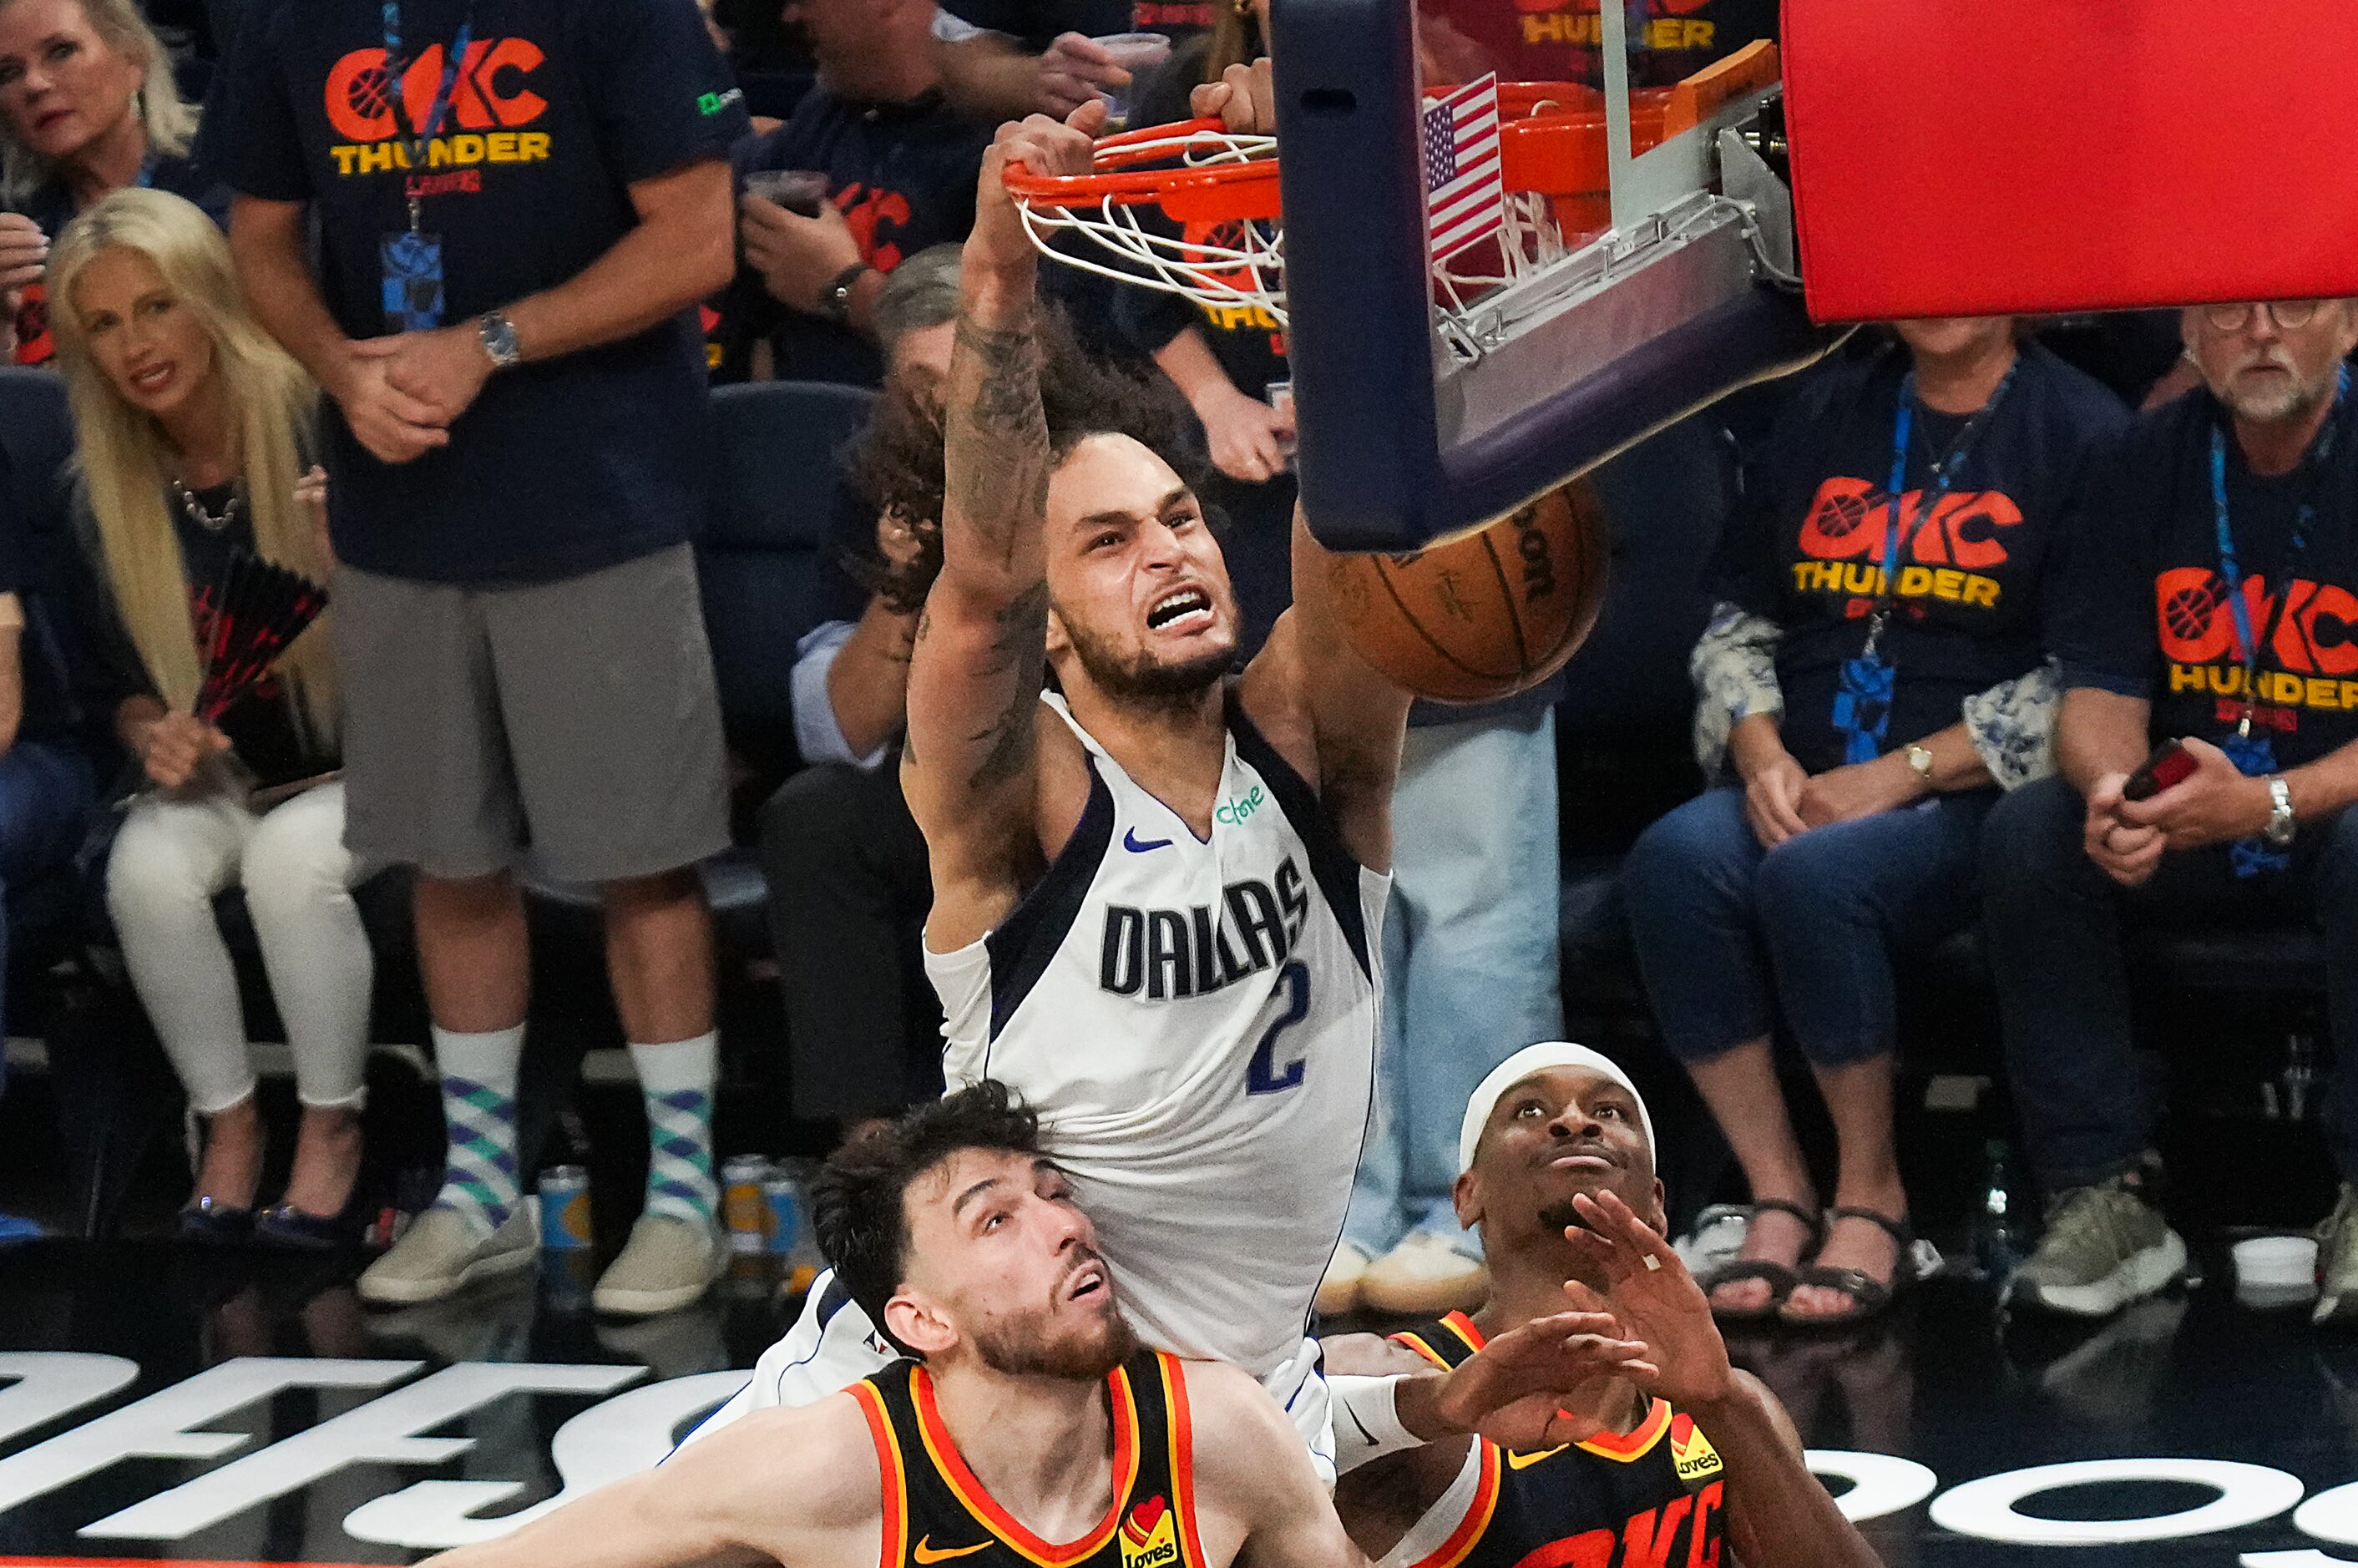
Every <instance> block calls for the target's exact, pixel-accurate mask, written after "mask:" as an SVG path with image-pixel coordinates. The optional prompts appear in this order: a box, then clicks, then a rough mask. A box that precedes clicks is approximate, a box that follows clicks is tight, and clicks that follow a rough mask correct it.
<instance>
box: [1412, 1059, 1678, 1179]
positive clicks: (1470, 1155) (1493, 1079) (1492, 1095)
mask: <svg viewBox="0 0 2358 1568" xmlns="http://www.w3.org/2000/svg"><path fill="white" fill-rule="evenodd" d="M1550 1067H1579V1068H1582V1069H1584V1070H1585V1071H1587V1072H1591V1073H1595V1074H1596V1075H1597V1076H1600V1077H1606V1078H1610V1079H1612V1080H1613V1081H1614V1082H1615V1083H1617V1084H1618V1085H1620V1086H1621V1087H1623V1088H1625V1089H1627V1090H1628V1091H1629V1098H1631V1099H1633V1100H1635V1101H1637V1102H1638V1128H1639V1131H1641V1132H1643V1133H1644V1134H1645V1135H1646V1150H1647V1152H1648V1153H1651V1152H1653V1149H1654V1119H1653V1118H1652V1117H1651V1116H1650V1115H1649V1114H1648V1113H1647V1110H1646V1097H1645V1096H1643V1095H1641V1094H1639V1092H1638V1086H1637V1085H1635V1084H1633V1083H1631V1082H1630V1081H1629V1075H1628V1074H1627V1073H1625V1072H1623V1071H1622V1070H1621V1068H1620V1065H1619V1064H1617V1063H1616V1062H1615V1061H1614V1060H1613V1059H1612V1058H1611V1057H1610V1056H1606V1055H1603V1054H1599V1053H1597V1052H1595V1051H1592V1050H1590V1049H1589V1048H1588V1047H1587V1046H1585V1045H1575V1044H1573V1043H1572V1042H1571V1041H1569V1040H1548V1041H1542V1042H1541V1044H1537V1045H1526V1046H1524V1047H1523V1048H1522V1049H1521V1050H1520V1051H1518V1052H1516V1053H1515V1054H1513V1055H1511V1056H1509V1057H1508V1058H1507V1059H1506V1060H1505V1061H1503V1062H1501V1063H1499V1064H1498V1065H1497V1066H1495V1067H1493V1068H1491V1069H1490V1076H1488V1077H1487V1078H1484V1079H1483V1080H1482V1082H1481V1083H1480V1084H1479V1085H1478V1086H1476V1088H1475V1090H1474V1098H1471V1099H1469V1100H1467V1101H1466V1121H1465V1124H1464V1125H1463V1126H1462V1127H1460V1128H1459V1129H1458V1131H1457V1169H1458V1170H1459V1171H1460V1172H1461V1173H1463V1172H1466V1171H1470V1170H1472V1169H1473V1168H1474V1150H1475V1146H1476V1145H1477V1144H1479V1143H1480V1142H1481V1141H1482V1130H1483V1129H1484V1128H1486V1127H1487V1126H1489V1125H1490V1112H1491V1111H1493V1110H1494V1109H1496V1108H1498V1100H1499V1098H1500V1097H1501V1096H1503V1095H1504V1094H1505V1093H1506V1092H1507V1091H1508V1090H1509V1089H1510V1088H1513V1087H1515V1086H1516V1085H1517V1084H1519V1083H1521V1082H1522V1081H1523V1080H1524V1079H1525V1078H1528V1077H1530V1076H1531V1075H1532V1074H1533V1073H1541V1072H1545V1071H1546V1070H1547V1069H1548V1068H1550Z"/></svg>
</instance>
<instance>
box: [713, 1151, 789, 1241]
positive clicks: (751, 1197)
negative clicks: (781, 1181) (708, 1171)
mask: <svg viewBox="0 0 2358 1568" xmlns="http://www.w3.org/2000/svg"><path fill="white" fill-rule="evenodd" d="M771 1173H772V1167H771V1164H770V1162H768V1161H767V1160H765V1159H763V1158H762V1156H761V1155H759V1154H738V1155H735V1156H732V1157H731V1158H730V1160H729V1161H727V1162H725V1163H723V1164H722V1165H721V1167H720V1222H721V1224H722V1225H723V1226H725V1227H727V1228H728V1231H729V1250H730V1251H731V1252H737V1253H760V1252H767V1251H769V1250H770V1249H771V1238H772V1237H773V1235H774V1234H775V1227H776V1220H775V1218H774V1217H773V1215H772V1214H771V1212H770V1206H769V1195H768V1191H767V1189H768V1184H769V1182H770V1180H771Z"/></svg>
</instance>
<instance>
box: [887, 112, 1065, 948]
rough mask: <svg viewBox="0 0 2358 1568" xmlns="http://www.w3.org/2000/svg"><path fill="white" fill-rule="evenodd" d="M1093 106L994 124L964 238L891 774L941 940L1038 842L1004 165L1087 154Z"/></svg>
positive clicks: (1036, 604)
mask: <svg viewBox="0 0 2358 1568" xmlns="http://www.w3.org/2000/svg"><path fill="white" fill-rule="evenodd" d="M1103 118H1104V110H1103V108H1102V106H1101V105H1098V104H1097V103H1089V104H1087V105H1084V106H1083V107H1082V108H1081V109H1079V110H1077V111H1076V112H1075V114H1074V116H1073V124H1058V123H1057V122H1055V121H1054V120H1051V119H1049V118H1047V117H1046V116H1044V115H1039V114H1035V115H1033V116H1032V117H1031V118H1030V119H1028V120H1025V121H1023V122H1022V124H1008V125H1002V126H1001V127H1000V130H999V136H998V139H997V140H996V141H995V142H994V143H993V144H992V145H991V147H990V152H989V153H988V154H986V155H985V156H984V158H983V163H982V178H981V184H980V188H979V192H978V194H977V198H976V203H975V206H976V211H975V225H974V231H973V232H972V233H971V234H970V235H969V236H968V239H967V243H966V256H965V264H964V269H963V283H962V297H961V301H960V307H959V316H958V324H957V347H956V348H955V350H954V351H952V353H951V356H950V373H949V382H948V384H947V386H946V388H945V389H944V420H945V427H946V428H945V437H946V449H945V479H946V491H945V495H944V500H943V506H942V569H941V575H940V577H939V578H938V579H936V581H935V583H934V588H933V591H932V593H931V594H930V595H929V596H928V597H927V599H926V600H925V612H924V614H923V615H922V616H921V617H920V618H919V620H918V622H917V635H916V644H915V648H914V652H913V653H912V654H911V657H910V668H909V710H908V738H907V743H906V745H905V746H904V748H903V752H902V759H901V766H902V783H903V788H904V789H905V790H906V792H907V795H908V798H909V808H910V810H911V812H912V813H913V814H914V816H915V817H916V819H917V825H918V826H919V827H922V828H923V829H924V830H925V841H926V845H927V848H928V849H929V850H930V852H931V856H932V860H933V872H934V896H935V903H934V913H933V917H932V920H931V922H930V923H929V926H928V930H929V932H930V934H931V936H932V939H933V941H934V942H935V943H936V946H938V947H940V948H943V949H947V948H950V947H954V946H963V945H964V944H965V943H967V942H969V941H972V940H973V939H974V938H976V937H978V936H979V935H982V934H983V933H984V932H986V931H988V930H990V928H991V927H992V926H994V925H997V924H998V922H999V921H1000V920H1001V918H1002V917H1004V916H1005V914H1007V912H1008V911H1009V910H1010V909H1011V908H1012V907H1013V906H1014V903H1015V899H1016V897H1017V894H1018V892H1019V887H1020V879H1021V876H1022V871H1023V870H1024V869H1025V861H1026V860H1028V859H1033V858H1036V857H1037V855H1038V852H1039V851H1038V843H1037V836H1036V834H1034V833H1033V832H1032V831H1031V829H1032V827H1033V810H1034V787H1033V785H1034V766H1035V755H1034V754H1035V750H1036V742H1035V731H1034V726H1035V723H1036V722H1037V720H1038V718H1039V714H1040V712H1041V706H1040V686H1041V671H1042V668H1043V666H1044V663H1045V661H1046V657H1047V653H1046V639H1047V625H1048V586H1047V579H1046V568H1045V565H1044V553H1043V547H1042V543H1041V536H1040V535H1041V527H1042V524H1043V522H1044V514H1045V509H1046V505H1047V492H1048V476H1049V471H1050V469H1051V467H1052V464H1051V460H1050V453H1049V443H1048V424H1047V419H1046V416H1044V414H1043V412H1042V410H1041V406H1040V345H1039V339H1038V335H1037V332H1036V330H1035V322H1036V318H1037V314H1038V309H1039V301H1038V297H1037V290H1036V287H1035V277H1034V274H1035V272H1036V270H1037V255H1036V253H1035V252H1034V251H1033V248H1032V242H1031V241H1030V239H1029V238H1028V237H1026V235H1025V234H1024V232H1023V225H1022V215H1021V214H1020V213H1019V212H1018V211H1017V210H1016V207H1015V204H1014V202H1013V200H1011V198H1010V197H1009V196H1008V193H1007V187H1006V183H1005V171H1006V168H1007V166H1008V165H1009V164H1011V163H1022V164H1023V165H1024V166H1025V167H1027V168H1031V169H1033V171H1035V172H1039V173H1058V174H1062V173H1081V172H1086V171H1087V169H1088V168H1089V160H1090V156H1091V151H1092V143H1091V139H1090V135H1091V133H1092V132H1094V131H1095V129H1096V128H1097V126H1098V124H1101V123H1102V121H1103Z"/></svg>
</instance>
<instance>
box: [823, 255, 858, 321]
mask: <svg viewBox="0 0 2358 1568" xmlns="http://www.w3.org/2000/svg"><path fill="white" fill-rule="evenodd" d="M868 271H869V266H868V264H867V263H866V262H864V261H856V262H853V263H852V264H851V265H849V266H848V267H845V268H844V269H843V270H842V271H841V272H839V273H837V274H836V275H835V276H833V277H831V278H829V279H828V280H827V287H825V288H822V289H820V290H819V291H818V313H819V314H820V315H822V316H824V317H826V318H827V319H828V320H830V321H832V322H834V323H835V324H836V325H837V326H838V327H841V326H845V325H847V324H849V321H850V320H851V290H852V287H853V286H854V285H856V284H858V283H859V281H860V278H861V277H862V276H865V275H866V274H867V272H868Z"/></svg>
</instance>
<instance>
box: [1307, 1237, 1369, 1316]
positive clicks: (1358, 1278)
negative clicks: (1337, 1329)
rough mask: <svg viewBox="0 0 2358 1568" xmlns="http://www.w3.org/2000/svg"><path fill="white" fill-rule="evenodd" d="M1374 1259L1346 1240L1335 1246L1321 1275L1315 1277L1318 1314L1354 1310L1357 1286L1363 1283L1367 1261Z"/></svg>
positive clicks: (1366, 1279) (1327, 1314) (1356, 1301)
mask: <svg viewBox="0 0 2358 1568" xmlns="http://www.w3.org/2000/svg"><path fill="white" fill-rule="evenodd" d="M1373 1261H1375V1260H1374V1259H1372V1258H1369V1257H1368V1255H1367V1254H1366V1253H1365V1252H1362V1251H1361V1250H1360V1249H1358V1248H1357V1247H1355V1246H1353V1245H1352V1244H1351V1243H1350V1242H1347V1241H1346V1242H1345V1243H1343V1245H1341V1246H1340V1247H1337V1248H1336V1249H1335V1257H1334V1260H1333V1261H1331V1262H1329V1263H1328V1264H1327V1265H1326V1274H1325V1278H1324V1279H1322V1280H1320V1281H1318V1315H1319V1316H1320V1317H1341V1316H1342V1315H1343V1314H1346V1313H1351V1312H1357V1310H1358V1307H1359V1287H1360V1286H1361V1285H1364V1284H1366V1283H1367V1281H1368V1264H1369V1263H1372V1262H1373Z"/></svg>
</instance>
